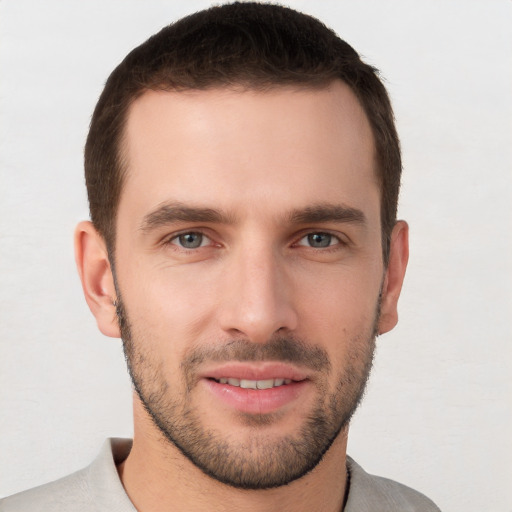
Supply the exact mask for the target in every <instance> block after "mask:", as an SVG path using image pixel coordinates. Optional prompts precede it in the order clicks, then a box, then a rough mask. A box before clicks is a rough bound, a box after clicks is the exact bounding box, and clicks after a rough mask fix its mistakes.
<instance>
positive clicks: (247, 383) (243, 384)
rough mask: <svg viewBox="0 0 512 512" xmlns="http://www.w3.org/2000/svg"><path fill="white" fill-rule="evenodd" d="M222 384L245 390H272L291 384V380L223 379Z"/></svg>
mask: <svg viewBox="0 0 512 512" xmlns="http://www.w3.org/2000/svg"><path fill="white" fill-rule="evenodd" d="M219 382H220V383H221V384H229V385H230V386H236V387H240V388H243V389H271V388H275V387H277V386H282V385H283V384H290V383H291V382H292V380H291V379H265V380H249V379H233V378H228V377H222V378H220V379H219Z"/></svg>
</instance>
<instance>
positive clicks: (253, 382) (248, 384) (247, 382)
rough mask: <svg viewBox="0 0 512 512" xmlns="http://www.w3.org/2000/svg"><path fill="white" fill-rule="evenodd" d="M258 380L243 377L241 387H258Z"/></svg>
mask: <svg viewBox="0 0 512 512" xmlns="http://www.w3.org/2000/svg"><path fill="white" fill-rule="evenodd" d="M257 382H258V381H257V380H246V379H242V380H241V381H240V387H241V388H244V389H257V388H256V383H257Z"/></svg>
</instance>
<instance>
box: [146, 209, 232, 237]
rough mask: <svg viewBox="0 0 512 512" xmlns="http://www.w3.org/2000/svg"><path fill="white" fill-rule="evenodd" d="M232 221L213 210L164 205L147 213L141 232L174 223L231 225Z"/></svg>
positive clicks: (227, 216)
mask: <svg viewBox="0 0 512 512" xmlns="http://www.w3.org/2000/svg"><path fill="white" fill-rule="evenodd" d="M233 221H234V219H233V218H232V217H231V216H229V215H225V214H224V213H222V212H221V211H219V210H215V209H214V208H201V207H195V206H186V205H184V204H183V203H179V202H172V203H164V204H161V205H160V206H158V207H157V208H156V209H155V210H153V211H152V212H150V213H148V214H147V215H145V216H144V218H143V219H142V223H141V226H140V229H141V231H143V232H146V233H147V232H149V231H151V230H153V229H155V228H158V227H161V226H165V225H168V224H173V223H175V222H210V223H221V224H233Z"/></svg>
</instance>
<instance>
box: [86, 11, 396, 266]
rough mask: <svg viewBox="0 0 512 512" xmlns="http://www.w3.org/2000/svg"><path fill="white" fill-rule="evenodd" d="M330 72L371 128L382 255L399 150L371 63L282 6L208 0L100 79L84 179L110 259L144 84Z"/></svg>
mask: <svg viewBox="0 0 512 512" xmlns="http://www.w3.org/2000/svg"><path fill="white" fill-rule="evenodd" d="M336 79H339V80H342V81H343V82H345V83H346V84H347V85H348V86H349V87H350V88H351V89H352V91H353V92H354V93H355V95H356V96H357V98H358V99H359V101H360V103H361V105H362V107H363V109H364V111H365V113H366V115H367V117H368V120H369V122H370V125H371V128H372V131H373V136H374V141H375V150H376V160H377V170H376V172H377V176H378V179H379V183H380V187H381V224H382V248H383V257H384V261H385V262H387V260H388V255H389V242H390V236H391V231H392V229H393V226H394V225H395V222H396V210H397V202H398V192H399V187H400V175H401V156H400V144H399V140H398V136H397V133H396V129H395V124H394V117H393V111H392V108H391V103H390V101H389V97H388V95H387V92H386V89H385V88H384V86H383V84H382V82H381V81H380V79H379V77H378V72H377V70H376V69H375V68H374V67H372V66H369V65H368V64H365V63H364V62H363V61H362V60H361V59H360V57H359V55H358V54H357V53H356V51H355V50H354V49H353V48H352V47H351V46H350V45H348V44H347V43H346V42H345V41H343V40H341V39H340V38H339V37H338V36H337V35H336V34H335V33H334V32H333V31H332V30H330V29H329V28H327V27H326V26H325V25H324V24H323V23H321V22H320V21H318V20H317V19H315V18H313V17H311V16H307V15H305V14H302V13H299V12H297V11H294V10H292V9H289V8H287V7H283V6H278V5H271V4H261V3H247V2H243V3H239V2H237V3H233V4H227V5H222V6H217V7H212V8H209V9H206V10H203V11H200V12H197V13H195V14H192V15H190V16H187V17H185V18H182V19H181V20H179V21H177V22H176V23H173V24H171V25H169V26H167V27H165V28H163V29H162V30H161V31H160V32H158V33H157V34H155V35H154V36H152V37H151V38H149V39H148V40H147V41H146V42H145V43H143V44H142V45H140V46H138V47H137V48H135V49H134V50H132V51H131V52H130V53H129V54H128V55H127V56H126V58H125V59H124V60H123V61H122V62H121V64H119V66H118V67H117V68H116V69H115V70H114V71H113V72H112V74H111V75H110V77H109V78H108V80H107V83H106V85H105V88H104V90H103V92H102V94H101V96H100V99H99V101H98V104H97V105H96V108H95V110H94V114H93V116H92V120H91V126H90V130H89V135H88V137H87V142H86V145H85V178H86V184H87V193H88V197H89V207H90V212H91V219H92V222H93V224H94V226H95V227H96V229H97V230H98V231H99V233H100V234H101V235H102V236H103V237H104V239H105V241H106V243H107V247H108V248H109V253H110V255H111V258H113V252H114V246H115V223H116V213H117V208H118V205H119V198H120V193H121V189H122V186H123V178H124V174H125V170H126V166H125V165H124V162H123V157H122V152H121V150H120V148H121V142H122V139H123V130H124V125H125V121H126V117H127V112H128V109H129V107H130V105H131V103H132V102H133V101H134V99H136V98H137V97H139V96H140V95H141V94H143V93H144V92H145V91H147V90H173V91H180V90H187V89H188V90H190V89H198V90H201V89H208V88H213V87H229V86H244V87H248V88H250V89H268V88H272V87H276V86H286V85H288V86H290V85H291V86H299V87H310V88H311V87H312V88H314V87H324V86H326V85H328V84H330V83H331V82H332V81H333V80H336Z"/></svg>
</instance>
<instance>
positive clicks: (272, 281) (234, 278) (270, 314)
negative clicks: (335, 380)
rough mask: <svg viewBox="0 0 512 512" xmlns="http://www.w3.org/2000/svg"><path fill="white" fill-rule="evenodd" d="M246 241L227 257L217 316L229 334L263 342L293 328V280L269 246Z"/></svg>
mask: <svg viewBox="0 0 512 512" xmlns="http://www.w3.org/2000/svg"><path fill="white" fill-rule="evenodd" d="M255 245H256V244H248V246H247V247H245V248H240V249H239V250H238V251H236V252H235V253H234V254H232V255H231V257H230V258H229V260H230V261H229V263H228V264H227V265H226V275H225V279H224V284H225V286H224V287H223V288H224V291H225V293H224V294H222V298H221V303H222V304H221V305H220V308H219V311H218V319H219V321H220V325H221V328H222V329H223V330H224V331H225V332H227V333H229V334H230V335H231V336H237V337H238V336H243V337H245V338H247V339H248V340H249V341H252V342H255V343H265V342H267V341H268V340H269V339H270V338H271V337H272V335H274V334H275V333H277V332H279V331H281V332H282V333H284V332H287V331H293V330H295V329H296V327H297V319H298V317H297V312H296V310H295V307H294V306H293V303H292V302H293V289H292V288H293V283H292V279H291V275H290V269H288V268H287V266H286V262H285V261H284V260H283V258H281V257H280V256H279V255H278V254H276V253H275V251H273V250H272V249H271V248H269V247H266V246H265V244H261V245H262V246H261V247H256V246H255Z"/></svg>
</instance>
